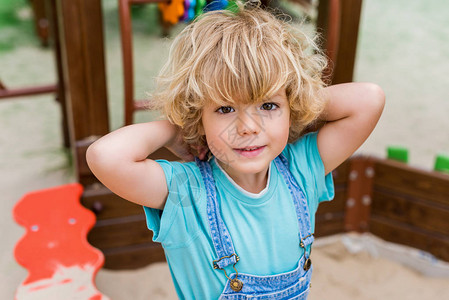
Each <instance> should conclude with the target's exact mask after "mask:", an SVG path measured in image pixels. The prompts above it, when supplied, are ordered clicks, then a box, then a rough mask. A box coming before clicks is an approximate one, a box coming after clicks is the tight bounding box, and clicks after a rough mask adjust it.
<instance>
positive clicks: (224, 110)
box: [216, 106, 234, 114]
mask: <svg viewBox="0 0 449 300" xmlns="http://www.w3.org/2000/svg"><path fill="white" fill-rule="evenodd" d="M233 111H234V108H232V107H231V106H222V107H220V108H219V109H217V110H216V112H218V113H220V114H229V113H231V112H233Z"/></svg>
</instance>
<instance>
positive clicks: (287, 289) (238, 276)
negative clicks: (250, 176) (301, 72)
mask: <svg viewBox="0 0 449 300" xmlns="http://www.w3.org/2000/svg"><path fill="white" fill-rule="evenodd" d="M274 162H275V164H276V167H277V169H278V170H279V172H280V173H281V174H282V176H283V177H284V180H285V182H286V183H287V186H288V188H289V190H290V193H291V195H292V198H293V202H294V205H295V209H296V214H297V216H298V223H299V229H298V234H299V241H300V243H299V245H298V247H302V248H303V249H304V255H303V256H302V257H301V259H300V260H299V262H298V266H297V268H296V269H295V270H293V271H290V272H287V273H282V274H278V275H269V276H256V275H249V274H242V273H238V271H237V269H236V264H237V262H238V261H239V257H238V255H237V253H236V251H235V250H234V245H233V243H232V239H231V236H230V235H229V232H228V229H227V228H226V225H225V224H224V222H223V219H222V217H221V215H220V209H219V207H218V202H217V198H216V190H215V182H214V178H213V176H212V169H211V166H210V164H209V163H208V162H205V161H200V160H199V159H196V163H197V165H198V167H199V169H200V171H201V175H202V176H203V180H204V184H205V187H206V192H207V216H208V221H209V226H210V232H211V237H212V241H213V244H214V247H215V252H216V254H217V258H216V260H214V261H213V262H212V266H213V268H214V269H221V270H223V271H224V276H226V277H227V278H228V281H227V282H226V285H225V288H224V290H223V292H222V294H221V296H220V298H219V299H232V300H237V299H260V300H261V299H264V300H265V299H277V300H278V299H298V300H301V299H306V298H307V295H308V294H309V287H310V279H311V276H312V265H311V264H312V261H311V260H310V258H309V256H310V246H311V244H312V242H313V234H312V233H311V228H310V217H309V209H308V205H307V201H306V198H305V196H304V193H303V192H302V191H301V188H300V187H299V185H298V184H297V182H296V180H295V179H294V178H293V176H292V174H291V173H290V170H289V168H288V162H287V160H286V159H285V157H284V156H282V154H281V155H279V156H278V157H276V159H275V160H274ZM230 264H233V267H234V270H235V273H232V274H230V275H229V276H228V274H227V273H226V271H225V270H224V268H225V267H226V266H228V265H230Z"/></svg>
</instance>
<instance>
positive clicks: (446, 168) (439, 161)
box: [434, 154, 449, 173]
mask: <svg viewBox="0 0 449 300" xmlns="http://www.w3.org/2000/svg"><path fill="white" fill-rule="evenodd" d="M434 170H435V171H438V172H445V173H449V155H445V154H439V155H437V157H436V159H435V167H434Z"/></svg>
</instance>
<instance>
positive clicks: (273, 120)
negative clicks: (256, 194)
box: [202, 89, 290, 176]
mask: <svg viewBox="0 0 449 300" xmlns="http://www.w3.org/2000/svg"><path fill="white" fill-rule="evenodd" d="M202 123H203V128H204V134H205V135H206V140H207V144H208V147H209V149H210V150H211V152H212V154H213V155H214V156H215V157H216V158H217V159H218V160H219V162H220V163H221V165H222V166H224V167H226V168H225V169H226V171H227V172H228V173H229V175H231V176H232V175H233V174H234V175H235V174H256V173H259V172H265V171H266V170H267V169H268V165H269V163H270V162H271V161H272V160H273V159H274V158H275V157H276V156H278V155H279V154H280V153H281V152H282V150H283V149H284V148H285V146H286V144H287V141H288V136H289V127H290V107H289V103H288V100H287V96H286V94H285V89H281V90H279V91H278V92H277V93H276V94H275V95H274V96H272V97H271V98H269V99H266V100H265V101H263V102H260V103H254V104H239V103H238V101H236V104H232V105H231V104H230V105H229V106H221V105H219V104H216V103H214V102H212V101H211V102H209V103H208V104H206V106H205V107H204V108H203V117H202Z"/></svg>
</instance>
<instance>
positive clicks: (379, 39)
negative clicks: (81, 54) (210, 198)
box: [0, 0, 449, 299]
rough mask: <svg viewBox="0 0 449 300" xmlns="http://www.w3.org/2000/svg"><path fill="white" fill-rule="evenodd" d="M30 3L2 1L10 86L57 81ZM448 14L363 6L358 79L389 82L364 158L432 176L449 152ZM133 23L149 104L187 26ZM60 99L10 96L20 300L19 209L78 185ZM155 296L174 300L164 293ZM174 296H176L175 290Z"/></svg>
mask: <svg viewBox="0 0 449 300" xmlns="http://www.w3.org/2000/svg"><path fill="white" fill-rule="evenodd" d="M30 3H31V2H30V1H27V0H0V80H1V82H2V83H3V84H4V85H5V86H7V87H8V88H19V87H24V86H36V85H47V84H52V83H53V84H54V83H56V81H57V73H56V66H55V59H54V53H53V51H52V48H51V47H48V46H45V45H42V41H41V40H39V38H38V36H37V35H36V33H35V27H34V26H35V25H34V19H33V11H32V7H31V5H30ZM280 4H281V5H282V7H283V8H284V9H285V10H286V11H289V12H292V14H293V15H294V17H295V18H296V19H295V20H303V21H304V20H306V21H305V22H306V26H308V27H313V20H314V18H316V14H317V12H316V11H314V10H313V9H312V10H311V11H308V12H307V13H304V11H303V10H302V9H301V8H300V7H299V6H298V5H297V4H295V3H292V2H288V1H286V0H281V1H280ZM117 7H118V1H117V0H102V12H103V21H104V23H103V24H104V38H105V40H104V49H105V64H106V78H107V82H106V84H107V96H108V113H109V125H110V129H111V130H114V129H117V128H119V127H121V126H122V125H123V123H124V118H123V110H124V105H123V98H124V88H123V64H122V57H121V55H122V52H121V47H120V32H119V16H118V9H117ZM448 13H449V2H447V1H445V0H414V1H407V0H396V1H388V0H363V4H362V10H361V16H360V26H359V35H358V42H357V50H356V56H355V67H354V75H353V79H354V81H367V82H374V83H377V84H379V85H380V86H381V87H382V88H383V89H384V91H385V94H386V96H387V102H386V106H385V110H384V113H383V115H382V117H381V119H380V121H379V124H378V126H377V127H376V129H375V131H374V132H373V134H372V135H371V137H370V138H369V139H368V140H367V141H366V142H365V144H364V145H363V146H362V147H361V149H360V150H359V151H358V153H360V154H366V155H372V156H376V157H380V158H384V157H386V149H387V147H389V146H400V147H403V148H405V149H408V152H409V164H410V165H412V166H415V167H418V168H421V169H424V170H432V169H433V167H434V162H435V157H436V155H437V154H448V153H449V91H448V87H449V76H448V75H447V72H448V70H449V39H448V37H449V14H448ZM132 16H133V44H134V49H133V56H134V58H135V61H136V63H135V82H134V87H135V95H136V98H145V97H146V95H147V92H151V90H152V89H153V88H154V80H153V78H154V76H156V75H157V73H158V71H159V69H160V68H161V67H162V65H163V63H164V62H165V59H166V57H167V54H168V48H169V46H170V43H171V39H172V37H173V36H174V35H176V33H177V32H179V31H180V30H182V28H183V27H184V26H185V24H184V23H183V22H181V23H179V24H177V25H175V26H173V27H172V28H170V30H169V35H168V37H161V36H162V33H163V30H162V28H161V26H160V24H159V21H158V8H157V6H156V5H147V6H143V7H139V8H136V9H133V10H132ZM54 98H55V97H54V95H53V94H43V95H38V96H24V97H16V98H11V99H0V193H1V198H2V200H1V201H0V212H1V214H2V217H1V218H0V228H1V230H0V241H1V242H0V243H1V244H0V295H2V299H3V298H4V299H7V298H8V299H11V298H12V295H13V294H14V291H15V289H16V287H17V286H18V284H20V282H21V281H22V280H23V278H25V277H26V270H25V269H23V268H22V267H20V266H18V265H17V263H16V262H15V261H14V259H13V256H12V253H13V247H14V245H15V243H16V242H17V240H18V239H19V237H20V236H22V235H23V233H24V230H23V228H21V227H19V226H18V225H16V224H15V222H14V220H13V218H12V213H11V212H12V208H13V206H14V204H15V203H16V201H17V200H18V199H20V198H21V197H22V196H23V195H24V194H25V193H27V192H29V191H33V190H38V189H42V188H46V187H52V186H56V185H60V184H64V183H68V182H74V181H76V176H75V173H74V165H73V159H72V153H71V152H70V150H68V149H67V148H65V147H64V146H63V144H64V140H63V134H62V131H61V118H62V116H61V110H60V106H59V104H58V103H57V102H56V101H55V99H54ZM153 118H154V115H152V114H151V113H150V112H143V111H141V112H138V113H137V114H136V118H135V121H136V122H145V121H149V120H151V119H153ZM150 268H153V269H145V270H140V271H132V272H134V275H139V276H140V278H139V279H138V280H145V279H143V278H142V276H144V275H143V274H144V273H143V272H151V271H153V272H156V273H159V274H165V276H166V277H163V276H162V277H160V278H159V280H160V281H164V280H167V278H168V280H170V279H169V278H170V277H169V273H168V271H167V268H166V266H165V265H163V264H155V265H153V266H151V267H150ZM148 270H150V271H148ZM139 272H140V273H139ZM114 276H115V275H114V274H113V273H110V271H100V274H99V278H98V280H100V283H99V285H101V286H102V287H103V289H108V285H110V284H113V281H115V282H117V281H120V280H121V278H122V277H120V278H118V277H114ZM133 278H136V277H133ZM155 278H156V279H155V280H158V279H157V276H156V277H155ZM136 280H137V279H136ZM446 283H447V281H446ZM161 284H163V283H161ZM109 288H110V289H111V288H112V289H113V287H109ZM115 292H116V293H119V291H115ZM172 292H173V291H172ZM172 292H171V293H172ZM152 293H153V294H152V295H158V294H157V293H159V295H162V296H161V297H160V299H168V298H164V297H168V296H167V294H164V292H160V291H159V292H158V291H157V290H156V291H154V290H152ZM161 293H162V294H161ZM147 295H151V293H150V292H149V294H147ZM164 295H165V296H164ZM168 295H169V296H170V295H171V296H172V297H173V293H172V294H170V293H169V294H168ZM111 297H112V298H114V297H113V295H111ZM117 299H126V298H120V297H118V298H117ZM135 299H137V298H135ZM358 299H362V298H358ZM363 299H364V298H363ZM392 299H393V298H392ZM396 299H397V298H396Z"/></svg>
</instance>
